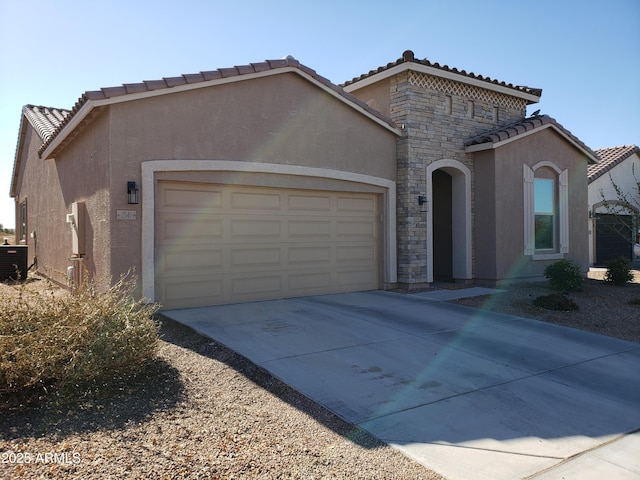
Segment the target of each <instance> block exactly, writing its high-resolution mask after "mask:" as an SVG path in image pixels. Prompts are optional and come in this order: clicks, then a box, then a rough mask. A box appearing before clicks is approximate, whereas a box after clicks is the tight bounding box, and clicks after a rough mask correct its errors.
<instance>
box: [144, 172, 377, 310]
mask: <svg viewBox="0 0 640 480" xmlns="http://www.w3.org/2000/svg"><path fill="white" fill-rule="evenodd" d="M379 225H380V221H379V218H378V196H377V195H375V194H366V193H364V194H363V193H348V192H324V191H315V190H314V191H310V190H289V189H279V188H263V187H243V186H230V185H211V184H196V183H184V182H159V183H158V189H157V199H156V248H155V251H156V259H155V260H156V263H155V265H156V299H157V301H159V302H160V303H162V304H163V305H164V307H165V308H180V307H193V306H202V305H215V304H223V303H237V302H246V301H253V300H264V299H272V298H288V297H296V296H303V295H312V294H324V293H337V292H349V291H361V290H371V289H376V288H379V287H380V280H379V276H380V265H381V262H380V254H379V252H380V247H379V243H380V242H379V233H378V232H379V228H380V227H379Z"/></svg>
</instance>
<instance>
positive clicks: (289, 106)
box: [109, 74, 396, 276]
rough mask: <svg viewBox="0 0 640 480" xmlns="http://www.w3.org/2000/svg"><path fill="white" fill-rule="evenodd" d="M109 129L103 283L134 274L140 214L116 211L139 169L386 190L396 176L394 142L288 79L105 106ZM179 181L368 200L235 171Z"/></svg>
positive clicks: (138, 178) (307, 86) (139, 210)
mask: <svg viewBox="0 0 640 480" xmlns="http://www.w3.org/2000/svg"><path fill="white" fill-rule="evenodd" d="M109 121H110V132H111V140H110V142H111V163H112V166H111V185H110V190H111V193H112V204H111V209H110V212H109V218H110V221H111V223H112V225H113V227H112V232H111V247H110V248H111V252H112V265H111V275H113V276H117V275H119V274H120V273H122V272H125V271H127V270H128V269H129V268H131V267H134V268H135V269H136V270H137V271H138V272H140V271H141V269H142V268H143V267H142V263H141V262H140V257H141V248H142V247H141V241H140V236H141V233H140V232H141V228H142V220H141V217H142V210H143V209H142V205H138V206H130V205H127V204H126V183H127V181H129V180H134V181H136V182H137V183H138V185H139V186H140V187H141V185H142V179H141V164H142V163H143V162H146V161H151V160H178V161H192V160H224V161H230V160H231V161H240V162H260V163H269V164H285V165H299V166H309V167H314V168H323V169H328V170H337V171H346V172H353V173H358V174H364V175H370V176H375V177H379V178H385V179H389V180H392V181H394V180H395V175H396V168H395V135H394V134H393V133H391V132H390V131H388V130H386V129H385V128H383V127H381V126H380V125H378V124H376V123H374V122H373V121H371V120H370V119H368V118H366V117H365V116H364V115H363V114H362V113H359V112H357V111H355V110H354V109H352V108H351V107H349V106H347V105H345V104H344V103H343V102H341V101H338V100H336V99H335V98H334V97H333V96H331V95H329V94H328V93H326V92H324V91H322V90H320V89H319V88H317V87H316V86H314V85H312V84H310V83H309V82H307V81H306V80H304V79H301V78H300V77H299V76H298V75H295V74H279V75H275V76H269V77H264V78H259V79H253V80H249V81H240V82H234V83H231V84H223V85H217V86H213V87H207V88H202V89H196V90H192V91H187V92H180V93H175V94H171V95H161V96H157V97H153V98H147V99H140V100H135V101H130V102H125V103H119V104H114V105H112V106H111V107H110V117H109ZM240 170H241V169H240ZM185 175H187V177H188V180H191V181H207V182H211V183H225V184H238V185H264V186H274V187H287V188H311V189H324V190H327V189H329V190H331V189H333V188H334V187H337V189H338V190H345V191H349V190H350V191H371V188H370V186H364V185H362V184H358V183H350V185H348V183H349V182H343V183H342V185H341V186H338V185H335V184H333V183H335V181H330V180H328V179H326V180H323V179H319V178H305V177H304V176H287V175H262V176H261V177H260V178H258V176H256V175H255V174H249V173H246V172H241V171H236V172H232V173H228V172H206V171H201V172H198V173H192V174H190V175H189V174H184V173H176V174H175V178H179V177H181V176H182V177H181V178H183V179H187V178H186V177H185ZM162 178H165V179H172V178H174V174H172V173H171V172H168V173H164V174H162ZM332 182H333V183H332ZM140 193H141V195H140V196H141V198H143V193H144V192H142V191H141V192H140ZM147 193H148V192H147ZM147 198H148V197H147ZM118 209H128V210H135V211H136V213H137V220H136V221H123V220H117V219H116V211H117V210H118Z"/></svg>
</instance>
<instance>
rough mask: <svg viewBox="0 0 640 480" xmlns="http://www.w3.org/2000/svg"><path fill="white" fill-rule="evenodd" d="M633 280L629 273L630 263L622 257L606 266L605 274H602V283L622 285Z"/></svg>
mask: <svg viewBox="0 0 640 480" xmlns="http://www.w3.org/2000/svg"><path fill="white" fill-rule="evenodd" d="M631 280H633V273H631V262H629V260H628V259H626V258H624V257H618V258H616V259H615V260H611V261H610V262H609V263H608V264H607V272H606V273H605V274H604V281H605V282H610V283H613V284H614V285H624V284H625V283H627V282H630V281H631Z"/></svg>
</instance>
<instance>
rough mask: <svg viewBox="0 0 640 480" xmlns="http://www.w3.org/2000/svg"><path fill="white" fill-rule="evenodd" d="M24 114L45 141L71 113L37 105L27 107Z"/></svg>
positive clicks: (24, 108) (23, 110)
mask: <svg viewBox="0 0 640 480" xmlns="http://www.w3.org/2000/svg"><path fill="white" fill-rule="evenodd" d="M22 112H23V114H24V116H25V117H27V119H28V120H29V122H30V123H31V125H33V128H34V129H35V130H36V131H37V132H38V135H39V136H40V138H41V139H42V140H43V141H46V140H47V139H49V138H51V136H52V135H53V134H54V132H55V131H56V129H57V128H58V127H59V126H60V125H61V124H62V122H64V120H65V118H67V117H68V116H69V114H70V113H71V112H70V111H69V110H64V109H61V108H51V107H42V106H36V105H25V106H24V107H23V109H22Z"/></svg>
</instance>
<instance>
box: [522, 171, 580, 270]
mask: <svg viewBox="0 0 640 480" xmlns="http://www.w3.org/2000/svg"><path fill="white" fill-rule="evenodd" d="M523 173H524V212H523V213H524V254H525V255H532V256H533V259H534V260H549V259H555V258H558V259H559V258H563V256H564V254H565V253H568V252H569V171H568V170H560V169H559V168H558V167H557V166H556V165H555V164H554V163H552V162H548V161H543V162H539V163H537V164H536V165H534V166H533V167H529V166H528V165H524V172H523Z"/></svg>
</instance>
